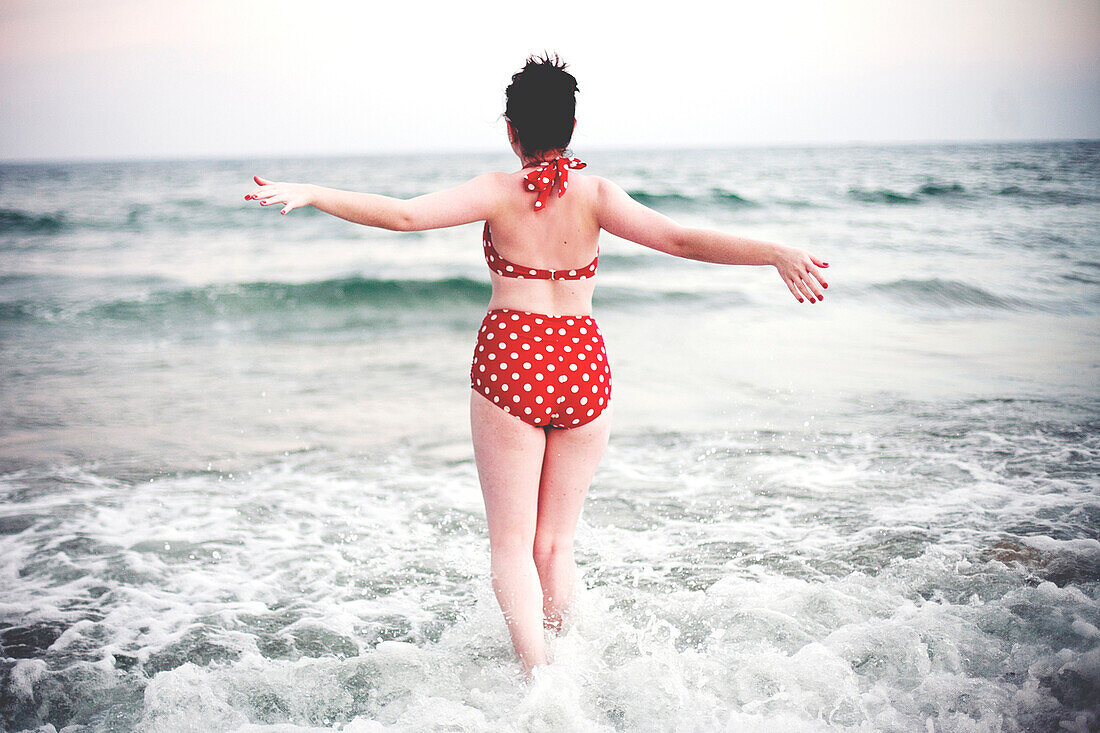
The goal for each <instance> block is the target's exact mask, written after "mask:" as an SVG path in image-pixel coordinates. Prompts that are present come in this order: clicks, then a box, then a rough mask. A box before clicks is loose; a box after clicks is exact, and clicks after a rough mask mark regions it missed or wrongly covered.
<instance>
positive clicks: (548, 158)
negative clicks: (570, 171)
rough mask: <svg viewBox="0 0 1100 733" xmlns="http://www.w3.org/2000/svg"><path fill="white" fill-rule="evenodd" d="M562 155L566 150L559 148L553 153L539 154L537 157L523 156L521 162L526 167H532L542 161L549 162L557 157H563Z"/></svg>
mask: <svg viewBox="0 0 1100 733" xmlns="http://www.w3.org/2000/svg"><path fill="white" fill-rule="evenodd" d="M562 155H564V151H561V150H558V151H555V152H553V153H544V154H543V155H539V156H535V157H531V158H521V159H520V162H522V163H523V167H524V168H530V167H531V166H533V165H539V164H540V163H549V162H550V161H552V160H554V159H555V158H560V157H562Z"/></svg>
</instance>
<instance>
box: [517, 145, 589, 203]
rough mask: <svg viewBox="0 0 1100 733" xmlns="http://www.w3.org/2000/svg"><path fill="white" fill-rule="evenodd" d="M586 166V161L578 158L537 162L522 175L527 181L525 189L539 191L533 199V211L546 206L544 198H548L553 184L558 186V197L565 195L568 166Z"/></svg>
mask: <svg viewBox="0 0 1100 733" xmlns="http://www.w3.org/2000/svg"><path fill="white" fill-rule="evenodd" d="M587 166H588V163H585V162H584V161H583V160H581V159H580V158H562V157H558V158H554V159H553V160H548V161H545V162H543V163H539V164H538V166H536V167H535V170H533V171H531V172H530V173H528V174H527V175H526V176H524V180H526V181H527V185H526V186H525V187H526V189H527V190H528V191H538V192H539V195H538V198H536V199H535V211H540V210H542V209H543V208H544V207H545V206H546V200H547V199H548V198H550V191H551V190H553V188H554V185H555V184H557V186H558V198H561V197H562V196H564V195H565V189H566V188H568V187H569V169H570V168H572V169H573V170H580V169H581V168H586V167H587Z"/></svg>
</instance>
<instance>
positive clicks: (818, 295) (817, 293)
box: [802, 274, 825, 300]
mask: <svg viewBox="0 0 1100 733" xmlns="http://www.w3.org/2000/svg"><path fill="white" fill-rule="evenodd" d="M802 284H803V285H805V286H806V287H808V288H809V289H810V292H811V293H813V294H814V297H816V298H817V299H818V300H825V296H824V295H823V294H822V292H821V288H819V287H818V286H817V283H815V282H814V281H813V280H811V279H810V277H809V275H808V274H804V275H803V276H802Z"/></svg>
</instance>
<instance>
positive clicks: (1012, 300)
mask: <svg viewBox="0 0 1100 733" xmlns="http://www.w3.org/2000/svg"><path fill="white" fill-rule="evenodd" d="M869 289H870V291H871V292H873V293H878V294H881V295H886V296H888V297H890V298H892V299H895V300H898V301H902V302H905V303H911V304H914V305H932V306H940V307H959V306H964V307H978V308H996V309H1008V310H1016V309H1019V308H1023V307H1027V306H1029V305H1030V303H1029V302H1028V301H1026V300H1023V299H1022V298H1016V297H1012V296H1002V295H995V294H993V293H991V292H989V291H988V290H984V289H983V288H979V287H977V286H976V285H970V284H968V283H964V282H960V281H958V280H944V279H941V278H929V279H925V280H915V279H909V278H903V279H900V280H892V281H890V282H886V283H875V284H873V285H871V286H870V288H869Z"/></svg>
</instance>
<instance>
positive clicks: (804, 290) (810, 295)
mask: <svg viewBox="0 0 1100 733" xmlns="http://www.w3.org/2000/svg"><path fill="white" fill-rule="evenodd" d="M794 284H795V285H797V286H798V289H799V290H801V291H802V294H803V295H805V296H806V297H807V298H809V299H810V302H811V303H816V302H817V299H816V298H814V294H813V293H811V292H810V289H809V288H808V287H807V286H806V283H805V282H803V280H802V279H801V278H796V279H795V281H794Z"/></svg>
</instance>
